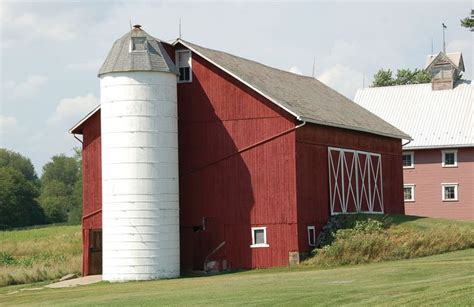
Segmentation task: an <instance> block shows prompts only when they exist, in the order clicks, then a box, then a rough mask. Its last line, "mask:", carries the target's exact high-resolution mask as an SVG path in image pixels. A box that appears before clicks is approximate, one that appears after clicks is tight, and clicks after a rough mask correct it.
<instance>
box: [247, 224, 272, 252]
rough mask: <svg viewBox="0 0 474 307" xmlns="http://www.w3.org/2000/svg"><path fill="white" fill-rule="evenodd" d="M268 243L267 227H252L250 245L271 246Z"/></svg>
mask: <svg viewBox="0 0 474 307" xmlns="http://www.w3.org/2000/svg"><path fill="white" fill-rule="evenodd" d="M269 246H270V245H268V243H267V227H252V245H250V247H252V248H255V247H269Z"/></svg>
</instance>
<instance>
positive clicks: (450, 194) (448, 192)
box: [441, 183, 458, 201]
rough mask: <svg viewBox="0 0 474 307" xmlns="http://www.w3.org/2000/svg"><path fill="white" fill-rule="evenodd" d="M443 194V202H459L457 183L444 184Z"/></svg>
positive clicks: (442, 186)
mask: <svg viewBox="0 0 474 307" xmlns="http://www.w3.org/2000/svg"><path fill="white" fill-rule="evenodd" d="M441 193H442V195H441V196H442V198H443V201H457V200H458V184H457V183H442V184H441Z"/></svg>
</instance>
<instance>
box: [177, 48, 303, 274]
mask: <svg viewBox="0 0 474 307" xmlns="http://www.w3.org/2000/svg"><path fill="white" fill-rule="evenodd" d="M192 67H193V81H192V82H191V83H181V84H178V114H179V115H178V118H179V121H178V122H179V124H178V125H179V130H178V131H179V162H180V163H179V164H180V170H179V173H180V206H181V211H180V212H181V216H180V223H181V255H182V256H181V263H182V268H183V269H184V270H186V269H190V268H194V269H199V268H200V266H201V268H202V265H201V264H202V263H203V262H204V260H205V258H206V256H208V255H209V253H210V252H211V251H213V250H214V249H215V248H216V247H217V246H219V245H220V244H221V243H222V242H224V241H225V244H224V245H223V247H222V248H221V249H219V250H218V251H216V252H215V253H214V254H213V255H212V256H210V257H208V260H219V261H220V263H222V260H226V264H227V267H238V268H256V267H271V266H280V265H287V264H288V253H289V251H293V250H297V236H296V219H297V216H296V203H295V202H296V192H295V184H296V178H295V150H294V148H295V132H294V131H293V130H292V131H288V133H286V134H284V135H282V136H279V137H277V138H275V139H272V140H270V141H268V142H265V143H263V144H259V145H256V146H255V147H252V148H249V149H248V150H246V151H243V152H239V151H240V150H242V149H244V148H246V147H248V146H251V145H253V144H255V143H258V142H261V141H263V140H265V139H267V138H270V137H272V136H275V135H277V134H280V133H282V132H284V131H287V130H291V129H292V128H294V126H295V123H294V119H293V118H291V117H290V116H288V115H287V114H285V113H283V112H282V111H281V110H280V109H279V108H277V107H275V106H274V105H273V104H272V103H271V102H269V101H267V100H265V99H264V98H263V97H261V96H260V95H258V94H256V93H254V92H253V91H252V90H250V89H248V88H246V87H245V86H243V85H241V84H239V82H237V81H236V80H235V79H233V78H232V77H230V76H228V75H226V74H225V73H223V72H221V71H220V70H219V69H217V68H215V67H214V66H213V65H212V64H210V63H208V62H207V61H206V60H205V59H203V58H201V57H199V56H198V55H196V54H193V56H192ZM252 226H266V227H267V238H268V243H269V245H270V247H269V248H254V249H252V248H250V244H251V227H252ZM199 227H202V228H203V229H201V230H200V228H199Z"/></svg>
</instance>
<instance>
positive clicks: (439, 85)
mask: <svg viewBox="0 0 474 307" xmlns="http://www.w3.org/2000/svg"><path fill="white" fill-rule="evenodd" d="M425 70H426V71H427V72H428V73H429V74H430V75H431V85H432V89H433V90H434V91H435V90H447V89H453V88H454V86H456V81H457V80H458V79H459V78H460V76H461V72H463V71H464V61H463V58H462V53H461V52H453V53H444V52H440V53H438V54H432V55H428V58H427V59H426V67H425Z"/></svg>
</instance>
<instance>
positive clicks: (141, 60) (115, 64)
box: [98, 25, 177, 76]
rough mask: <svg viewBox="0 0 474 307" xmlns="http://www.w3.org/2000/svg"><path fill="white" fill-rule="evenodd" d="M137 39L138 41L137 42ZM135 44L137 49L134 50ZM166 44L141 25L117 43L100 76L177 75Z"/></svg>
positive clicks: (100, 71)
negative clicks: (111, 73) (118, 74)
mask: <svg viewBox="0 0 474 307" xmlns="http://www.w3.org/2000/svg"><path fill="white" fill-rule="evenodd" d="M135 39H136V41H135ZM134 42H136V45H137V48H136V49H135V50H133V49H134ZM163 44H167V43H165V42H162V41H160V40H159V39H156V38H154V37H153V36H151V35H150V34H148V33H146V32H145V31H143V30H142V29H141V28H140V26H139V25H136V26H135V27H134V28H133V29H132V30H130V31H129V32H128V33H126V34H125V35H124V36H122V37H121V38H119V39H118V40H116V41H115V43H114V45H113V46H112V49H111V50H110V51H109V54H108V55H107V58H106V59H105V62H104V64H102V67H101V68H100V69H99V73H98V75H99V76H100V75H102V74H106V73H110V72H125V71H163V72H172V73H177V69H176V66H175V65H174V63H173V61H172V60H171V58H170V57H169V55H168V53H167V52H166V51H165V49H164V47H163Z"/></svg>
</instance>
